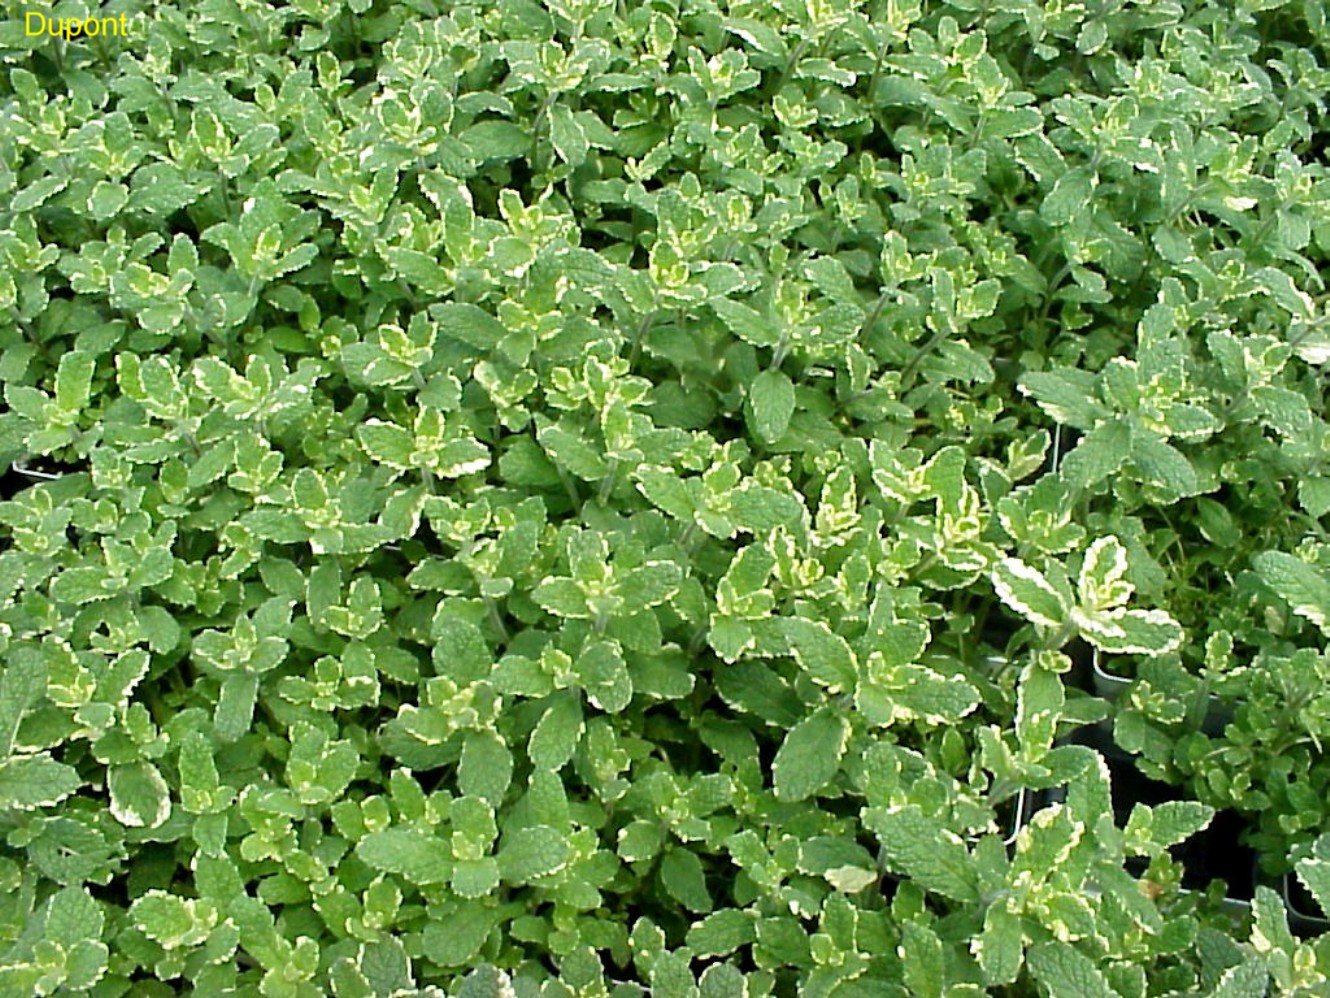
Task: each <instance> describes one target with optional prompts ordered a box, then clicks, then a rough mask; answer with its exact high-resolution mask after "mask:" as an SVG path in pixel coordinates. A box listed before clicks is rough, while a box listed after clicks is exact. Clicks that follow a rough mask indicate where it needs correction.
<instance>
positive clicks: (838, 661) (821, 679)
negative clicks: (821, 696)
mask: <svg viewBox="0 0 1330 998" xmlns="http://www.w3.org/2000/svg"><path fill="white" fill-rule="evenodd" d="M780 628H781V632H782V633H783V634H784V635H785V639H786V640H787V641H789V643H790V650H791V653H792V654H793V655H794V660H795V661H796V662H798V663H799V666H800V667H801V668H802V669H803V670H804V671H805V672H807V673H808V675H809V676H810V677H811V678H812V679H813V681H814V682H816V683H819V684H821V685H822V686H825V687H826V688H827V689H828V690H829V691H830V692H832V693H837V692H840V691H841V690H852V689H853V688H854V684H855V682H856V680H857V678H858V675H859V663H858V662H857V661H856V659H855V655H854V651H853V650H852V649H851V648H850V645H849V642H847V641H846V640H845V639H844V638H842V637H841V636H840V635H839V634H836V633H835V632H834V631H832V629H831V628H830V627H829V626H828V625H827V624H826V623H825V622H824V621H821V620H806V619H804V618H803V617H782V618H780Z"/></svg>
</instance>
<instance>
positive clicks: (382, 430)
mask: <svg viewBox="0 0 1330 998" xmlns="http://www.w3.org/2000/svg"><path fill="white" fill-rule="evenodd" d="M356 436H357V437H359V438H360V446H362V447H363V448H365V453H366V454H368V455H369V456H370V458H371V459H372V460H374V461H377V462H378V463H379V464H384V465H387V466H388V467H389V468H396V469H397V470H398V471H406V470H408V469H409V468H411V467H412V462H411V455H412V452H413V451H414V450H415V441H414V439H412V436H411V434H410V433H409V432H407V431H406V430H405V429H403V428H402V427H400V426H395V425H393V424H392V423H385V422H383V420H380V419H371V420H369V421H367V422H366V423H365V424H364V425H363V426H361V427H359V428H358V429H357V430H356Z"/></svg>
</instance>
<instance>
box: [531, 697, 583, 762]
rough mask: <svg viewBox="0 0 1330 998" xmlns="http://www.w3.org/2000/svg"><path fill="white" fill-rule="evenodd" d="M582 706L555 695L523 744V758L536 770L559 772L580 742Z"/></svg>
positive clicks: (571, 699)
mask: <svg viewBox="0 0 1330 998" xmlns="http://www.w3.org/2000/svg"><path fill="white" fill-rule="evenodd" d="M584 730H585V725H584V724H583V723H582V705H581V703H579V702H578V700H577V698H576V697H575V696H571V695H568V694H556V695H555V696H553V697H550V702H549V706H548V707H546V708H545V713H544V714H542V715H541V718H540V720H539V721H537V722H536V727H535V730H533V731H532V732H531V740H530V741H529V742H527V755H528V756H530V758H531V764H532V765H533V766H535V767H536V768H537V769H546V770H550V771H555V770H559V769H562V768H563V767H564V765H565V764H566V763H567V762H568V760H569V759H571V758H572V757H573V753H574V752H576V751H577V743H578V742H579V741H581V739H582V732H583V731H584Z"/></svg>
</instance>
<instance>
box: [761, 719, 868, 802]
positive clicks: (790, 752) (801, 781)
mask: <svg viewBox="0 0 1330 998" xmlns="http://www.w3.org/2000/svg"><path fill="white" fill-rule="evenodd" d="M849 738H850V725H849V722H848V721H847V720H846V719H845V718H844V717H841V716H840V715H839V714H835V713H832V712H831V711H819V712H818V713H816V714H813V715H811V716H809V717H807V718H805V719H804V720H802V721H800V722H799V723H798V724H796V725H795V726H794V728H792V729H791V730H790V733H789V734H787V735H786V736H785V740H784V741H783V742H782V743H781V747H780V749H779V750H778V751H777V752H776V759H775V761H774V762H773V764H772V781H773V783H774V784H775V788H776V799H777V800H781V801H801V800H807V799H808V798H809V797H812V796H813V795H814V794H816V793H817V792H818V791H819V790H821V789H822V788H823V787H825V786H826V785H827V784H828V783H830V782H831V781H832V779H834V778H835V776H836V773H837V772H839V770H840V763H841V759H842V758H843V757H844V755H845V748H846V746H847V745H848V744H849Z"/></svg>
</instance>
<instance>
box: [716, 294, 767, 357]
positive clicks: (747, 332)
mask: <svg viewBox="0 0 1330 998" xmlns="http://www.w3.org/2000/svg"><path fill="white" fill-rule="evenodd" d="M709 304H710V305H711V307H712V308H713V309H714V310H715V312H716V314H717V315H719V316H720V318H721V321H722V322H724V323H725V325H726V326H727V327H728V328H729V330H730V332H732V333H733V334H734V335H735V336H737V337H739V339H741V340H743V341H744V342H746V343H751V344H752V345H753V346H755V347H771V346H775V345H776V342H777V341H778V340H779V339H780V332H779V330H777V329H776V326H775V323H773V322H772V321H771V320H770V319H767V318H766V317H764V316H762V315H761V314H760V313H758V312H755V311H754V310H753V309H751V308H749V307H748V306H747V305H743V304H740V303H739V302H737V301H731V300H730V299H728V298H718V299H716V300H714V301H712V302H710V303H709Z"/></svg>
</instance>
